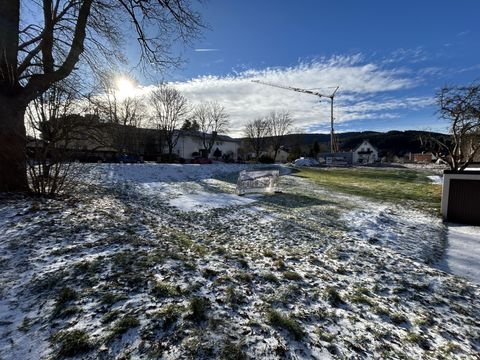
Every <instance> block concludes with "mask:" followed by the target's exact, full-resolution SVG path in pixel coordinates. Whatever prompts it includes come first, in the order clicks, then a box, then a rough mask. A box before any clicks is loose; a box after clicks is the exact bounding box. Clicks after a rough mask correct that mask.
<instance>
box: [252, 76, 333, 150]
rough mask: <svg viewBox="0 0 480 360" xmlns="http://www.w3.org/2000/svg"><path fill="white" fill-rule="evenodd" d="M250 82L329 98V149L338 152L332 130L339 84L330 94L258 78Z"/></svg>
mask: <svg viewBox="0 0 480 360" xmlns="http://www.w3.org/2000/svg"><path fill="white" fill-rule="evenodd" d="M252 82H254V83H258V84H262V85H268V86H273V87H277V88H280V89H286V90H292V91H296V92H301V93H304V94H311V95H315V96H318V97H319V98H322V97H323V98H328V99H330V125H331V131H330V150H331V152H332V153H335V152H338V144H337V141H336V139H335V133H334V131H333V99H334V98H335V94H336V93H337V91H338V88H339V86H337V87H336V88H335V90H334V91H333V93H332V94H331V95H325V94H322V93H319V92H318V91H312V90H306V89H300V88H296V87H291V86H283V85H278V84H273V83H269V82H265V81H260V80H252Z"/></svg>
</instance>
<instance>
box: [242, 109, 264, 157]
mask: <svg viewBox="0 0 480 360" xmlns="http://www.w3.org/2000/svg"><path fill="white" fill-rule="evenodd" d="M244 133H245V137H246V138H247V142H248V144H249V145H250V147H251V148H252V150H253V152H254V153H255V159H256V160H257V161H258V159H259V157H260V154H261V153H262V151H264V150H265V146H266V137H267V136H268V134H269V124H268V120H266V119H262V118H259V119H255V120H252V121H250V122H248V123H247V124H246V125H245V130H244Z"/></svg>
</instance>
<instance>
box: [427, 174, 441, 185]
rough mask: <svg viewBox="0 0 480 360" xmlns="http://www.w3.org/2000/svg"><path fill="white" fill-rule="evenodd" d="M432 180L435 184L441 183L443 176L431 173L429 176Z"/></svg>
mask: <svg viewBox="0 0 480 360" xmlns="http://www.w3.org/2000/svg"><path fill="white" fill-rule="evenodd" d="M427 177H428V178H429V179H430V180H432V183H433V184H439V185H441V184H442V183H443V177H442V176H441V175H429V176H427Z"/></svg>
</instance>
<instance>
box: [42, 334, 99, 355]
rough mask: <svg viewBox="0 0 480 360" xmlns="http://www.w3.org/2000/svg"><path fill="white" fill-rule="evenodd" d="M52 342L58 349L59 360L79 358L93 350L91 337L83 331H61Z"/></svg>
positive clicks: (54, 336)
mask: <svg viewBox="0 0 480 360" xmlns="http://www.w3.org/2000/svg"><path fill="white" fill-rule="evenodd" d="M50 340H51V341H52V342H53V343H54V344H56V345H57V347H58V349H57V355H58V356H57V357H58V358H64V357H71V356H77V355H79V354H82V353H84V352H87V351H90V350H91V349H92V348H93V344H92V342H91V340H90V337H89V336H88V334H87V333H86V332H85V331H83V330H71V331H60V332H58V333H56V334H55V335H53V336H52V337H51V339H50Z"/></svg>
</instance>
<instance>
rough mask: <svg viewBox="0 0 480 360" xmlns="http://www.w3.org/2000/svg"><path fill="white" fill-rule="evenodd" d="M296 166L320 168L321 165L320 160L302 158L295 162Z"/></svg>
mask: <svg viewBox="0 0 480 360" xmlns="http://www.w3.org/2000/svg"><path fill="white" fill-rule="evenodd" d="M293 165H294V166H318V165H320V163H319V162H318V160H316V159H313V158H304V157H301V158H299V159H297V160H295V161H294V162H293Z"/></svg>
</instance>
